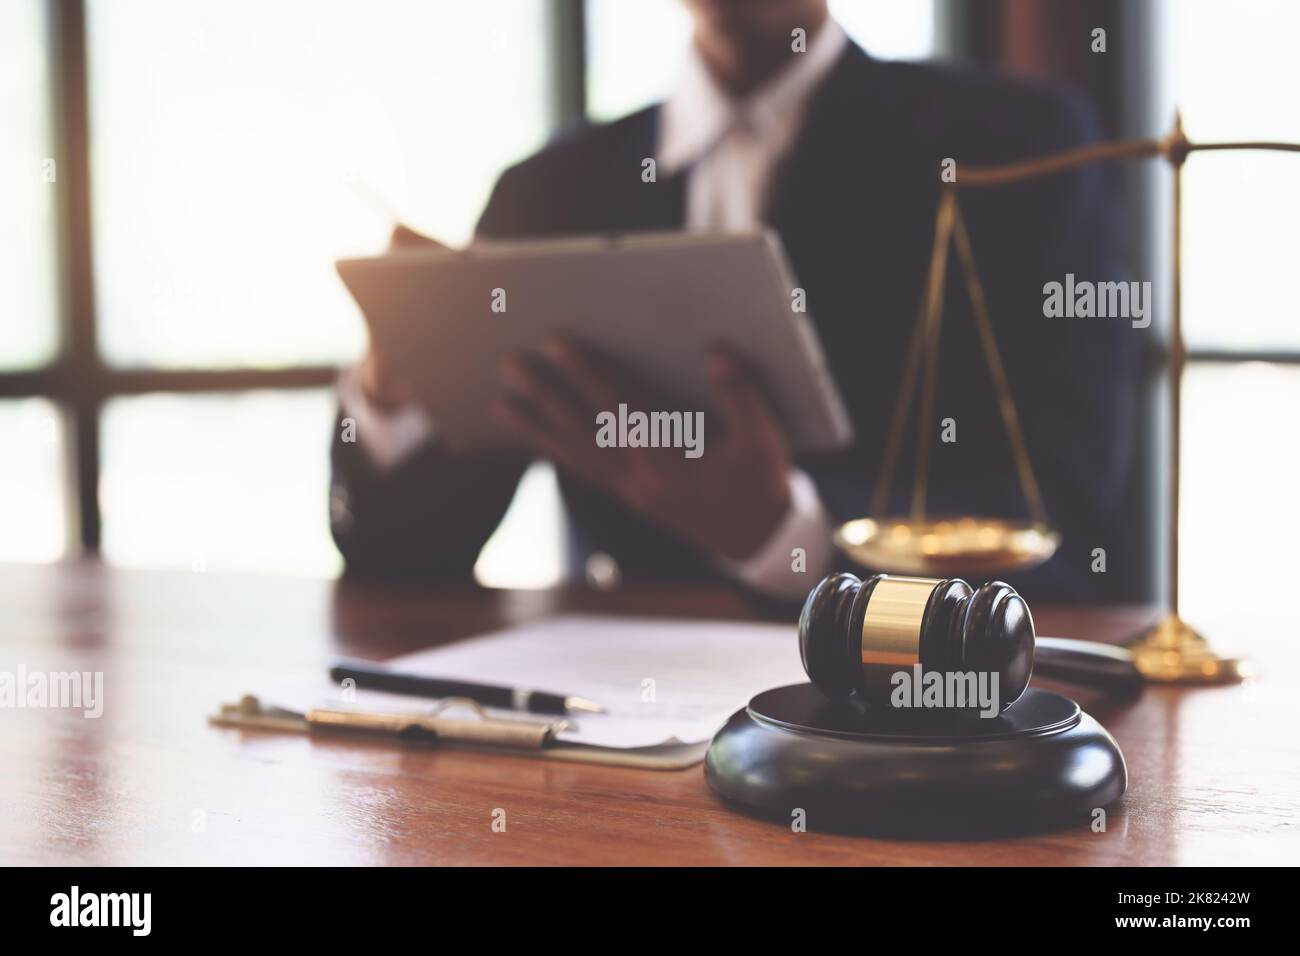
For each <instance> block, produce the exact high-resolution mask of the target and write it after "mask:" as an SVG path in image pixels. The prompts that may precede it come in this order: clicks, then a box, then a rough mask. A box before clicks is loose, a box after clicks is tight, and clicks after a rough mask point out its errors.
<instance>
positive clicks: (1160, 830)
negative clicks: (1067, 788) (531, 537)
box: [0, 562, 1300, 866]
mask: <svg viewBox="0 0 1300 956" xmlns="http://www.w3.org/2000/svg"><path fill="white" fill-rule="evenodd" d="M566 610H591V611H599V612H609V613H622V612H627V613H636V614H656V615H675V616H690V617H708V618H715V617H719V618H725V617H730V618H745V617H750V616H751V615H752V612H751V611H750V610H749V608H748V607H747V605H746V604H745V603H744V602H743V601H742V600H741V599H740V598H738V597H737V596H736V595H734V594H732V593H730V592H727V591H724V590H718V589H712V588H682V587H655V588H648V589H641V588H636V589H624V590H620V591H617V592H612V593H595V592H590V591H585V590H572V591H558V592H509V591H486V590H477V589H472V588H458V589H450V590H433V591H429V590H425V591H413V590H402V591H395V590H391V589H381V588H378V587H376V586H373V585H361V584H357V583H355V582H346V581H345V582H339V583H335V582H330V581H315V580H302V579H293V578H266V577H243V576H235V575H222V574H215V573H185V572H143V571H118V570H110V569H107V568H105V567H103V566H101V565H99V564H97V563H94V562H82V563H69V564H63V565H55V566H26V565H0V672H3V671H6V670H7V671H10V672H11V673H15V674H16V673H17V672H18V668H19V667H25V668H26V669H27V671H28V672H30V671H34V670H47V671H63V670H82V671H102V672H103V674H104V682H105V683H104V702H105V706H104V712H103V716H102V717H100V718H99V719H87V718H85V717H83V716H82V714H81V712H80V711H73V710H52V709H30V708H13V709H0V728H3V733H0V808H3V813H0V863H4V864H56V863H68V864H163V863H182V864H190V863H216V864H280V863H310V864H631V865H643V864H684V865H694V864H825V865H838V864H966V865H974V864H1028V865H1037V864H1056V865H1069V864H1082V865H1090V866H1106V865H1116V864H1120V865H1122V864H1137V865H1148V864H1150V865H1165V864H1220V863H1241V864H1263V863H1270V864H1273V863H1277V864H1281V863H1286V864H1294V863H1296V862H1297V859H1300V853H1298V852H1297V850H1298V849H1300V829H1297V815H1296V810H1297V793H1298V792H1300V767H1298V765H1297V760H1296V747H1295V743H1294V730H1293V727H1292V724H1293V721H1294V717H1293V714H1294V709H1295V707H1294V702H1295V700H1296V696H1297V690H1300V688H1297V686H1296V679H1295V676H1294V675H1295V674H1296V673H1297V667H1296V665H1297V663H1300V662H1298V661H1297V660H1296V658H1297V654H1298V653H1300V652H1298V651H1297V642H1296V641H1295V640H1294V637H1295V635H1294V634H1292V633H1291V630H1293V629H1294V628H1293V626H1292V625H1289V624H1286V623H1285V622H1282V621H1280V620H1279V621H1273V622H1269V621H1267V620H1257V621H1253V622H1252V623H1251V633H1250V634H1249V635H1245V638H1246V639H1245V640H1243V643H1244V644H1245V645H1246V646H1247V647H1249V648H1250V650H1251V653H1252V655H1253V656H1254V659H1255V661H1256V663H1257V666H1258V667H1259V668H1260V671H1261V674H1262V677H1261V678H1260V679H1259V680H1257V681H1254V682H1252V683H1249V684H1246V685H1244V686H1237V687H1224V688H1208V689H1206V688H1203V689H1175V688H1169V687H1150V688H1147V689H1145V690H1144V691H1143V693H1142V694H1141V696H1140V697H1138V698H1137V699H1136V700H1128V701H1120V700H1114V699H1109V698H1107V697H1106V696H1105V695H1104V694H1102V693H1100V692H1097V691H1089V690H1081V689H1079V688H1063V687H1060V686H1056V687H1054V689H1057V690H1065V691H1066V692H1069V693H1071V694H1072V695H1073V696H1075V697H1076V698H1077V699H1078V700H1079V701H1080V703H1081V704H1083V706H1084V707H1085V709H1087V710H1089V711H1090V712H1091V713H1092V714H1093V715H1094V716H1096V717H1097V718H1098V719H1099V720H1100V721H1101V722H1102V723H1103V724H1104V725H1105V726H1106V727H1107V728H1108V729H1109V730H1110V731H1111V733H1112V734H1113V735H1114V736H1115V738H1116V739H1117V740H1118V741H1119V744H1120V746H1121V748H1122V749H1123V751H1124V754H1125V757H1126V759H1127V762H1128V768H1129V778H1130V781H1129V791H1128V793H1127V795H1126V796H1125V797H1124V798H1123V800H1122V801H1121V802H1120V804H1119V805H1117V806H1116V807H1115V808H1113V809H1112V811H1111V812H1110V814H1109V818H1108V820H1107V827H1106V830H1105V832H1102V833H1095V832H1093V831H1092V830H1091V828H1090V827H1088V826H1086V825H1083V826H1079V827H1076V828H1073V829H1068V830H1063V831H1058V832H1054V833H1050V834H1042V835H1035V836H1030V837H1023V838H1015V839H1003V840H997V841H991V842H946V841H944V842H940V841H913V842H906V841H893V840H875V839H865V838H859V837H847V836H831V835H825V834H818V833H811V832H808V833H797V832H793V831H792V829H791V828H790V827H789V826H785V825H782V824H779V823H771V822H765V821H762V820H758V819H753V818H749V817H746V816H743V815H740V814H737V813H734V812H732V811H730V810H728V809H726V808H725V807H723V806H722V805H721V804H719V803H718V802H717V800H715V798H714V797H713V796H712V794H711V792H710V791H709V790H708V788H707V786H706V785H705V782H704V776H703V772H702V770H701V768H700V767H699V766H695V767H693V768H691V769H688V770H681V771H643V770H629V769H622V768H613V767H601V766H590V765H585V764H573V763H564V762H559V761H550V760H539V759H536V758H529V757H520V756H510V755H497V754H483V753H470V752H463V751H439V750H437V749H433V748H415V747H411V748H403V747H394V746H390V745H388V744H386V743H383V742H380V741H361V740H356V739H352V738H339V737H323V736H314V737H309V736H306V735H295V734H276V733H268V732H251V731H241V730H236V729H229V728H216V727H210V726H209V725H208V724H207V723H206V720H205V718H206V716H207V715H208V714H209V713H211V712H212V711H214V710H215V709H216V707H217V705H218V704H219V703H220V702H221V701H226V700H231V699H235V698H237V697H238V695H239V693H240V692H241V691H242V690H244V689H245V687H244V686H243V684H245V683H246V682H247V678H248V675H249V674H250V672H254V673H256V672H259V671H261V670H263V669H265V670H266V671H276V670H281V671H283V672H285V673H292V672H295V671H298V670H301V669H303V668H322V667H323V665H324V662H325V661H326V660H327V659H328V658H329V657H330V656H332V655H334V654H340V653H341V654H348V655H355V656H365V657H376V658H379V657H384V656H388V655H390V654H395V653H400V652H403V651H408V650H413V649H415V648H418V647H421V646H425V645H428V644H432V643H438V642H442V641H447V640H454V639H456V638H458V637H463V636H467V635H469V634H473V633H475V632H478V631H483V630H488V629H491V628H494V627H498V626H501V625H505V624H509V623H513V622H519V621H524V620H528V619H531V618H535V617H538V616H542V615H545V614H548V613H554V612H559V611H566ZM1153 616H1154V615H1153V613H1152V612H1151V611H1150V610H1144V609H1139V608H1107V609H1070V608H1055V607H1036V608H1035V618H1036V622H1037V624H1038V630H1039V631H1040V633H1044V634H1057V635H1061V636H1069V637H1080V638H1093V639H1097V640H1110V641H1118V640H1121V639H1123V638H1124V637H1126V636H1128V635H1130V634H1132V633H1134V632H1135V631H1136V630H1137V629H1138V628H1140V627H1141V626H1142V625H1143V624H1145V623H1147V622H1149V621H1150V620H1152V619H1153ZM1242 620H1245V617H1244V616H1243V617H1242ZM793 641H794V636H793V626H792V632H791V646H792V649H793ZM1043 686H1048V687H1052V686H1053V685H1051V684H1050V683H1045V682H1044V684H1043ZM498 808H501V809H504V810H505V811H506V821H507V826H506V830H505V832H495V831H494V830H493V828H492V822H493V812H494V810H496V809H498Z"/></svg>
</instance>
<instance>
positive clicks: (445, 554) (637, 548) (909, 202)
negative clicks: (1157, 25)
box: [334, 46, 1143, 599]
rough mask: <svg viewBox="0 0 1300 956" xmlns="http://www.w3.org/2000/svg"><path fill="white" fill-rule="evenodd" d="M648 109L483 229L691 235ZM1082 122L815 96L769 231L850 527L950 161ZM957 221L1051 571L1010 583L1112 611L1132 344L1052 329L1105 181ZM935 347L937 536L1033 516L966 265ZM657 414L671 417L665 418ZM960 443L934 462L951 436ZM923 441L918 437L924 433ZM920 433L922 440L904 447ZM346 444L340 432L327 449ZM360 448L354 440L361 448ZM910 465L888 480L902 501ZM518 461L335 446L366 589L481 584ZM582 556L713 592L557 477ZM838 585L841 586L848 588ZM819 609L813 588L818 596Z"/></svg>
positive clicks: (1010, 94)
mask: <svg viewBox="0 0 1300 956" xmlns="http://www.w3.org/2000/svg"><path fill="white" fill-rule="evenodd" d="M657 120H658V109H657V108H650V109H646V110H643V111H641V112H638V113H635V114H633V115H631V116H628V117H626V118H624V119H621V120H618V121H616V122H613V123H610V124H607V125H597V126H585V127H583V128H581V129H579V130H577V131H576V132H573V133H570V134H568V135H566V136H564V137H562V138H561V139H560V140H559V141H557V142H555V143H554V144H552V145H551V146H549V147H548V148H546V149H544V150H543V151H542V152H540V153H538V154H537V155H535V156H533V157H531V158H529V159H527V160H525V161H524V162H522V163H519V164H518V165H516V166H514V167H512V168H510V169H508V170H507V171H506V172H505V173H504V174H503V175H502V176H501V178H500V180H499V181H498V183H497V185H496V188H495V190H494V191H493V193H492V196H491V199H490V201H489V202H488V205H487V208H486V210H485V211H484V213H483V216H482V219H481V220H480V222H479V229H478V231H479V233H480V234H481V235H483V236H487V237H536V236H553V235H559V234H565V233H595V232H609V231H633V230H649V229H674V228H679V227H680V226H681V225H682V223H683V217H684V185H685V175H689V173H686V174H684V175H679V176H676V177H672V178H669V179H666V180H665V179H661V180H660V181H659V182H656V183H649V184H648V183H644V182H642V180H641V170H642V165H641V164H642V160H643V159H644V158H646V157H649V156H654V155H655V139H656V133H657ZM1095 132H1096V129H1095V122H1094V119H1093V116H1092V114H1091V112H1090V111H1089V109H1088V108H1087V107H1086V106H1085V105H1083V104H1082V103H1081V102H1080V101H1079V100H1077V99H1075V98H1073V97H1072V96H1070V95H1068V94H1065V93H1063V92H1061V91H1055V90H1048V89H1044V88H1042V87H1038V86H1033V85H1029V84H1026V83H1022V82H1015V81H1011V80H1008V79H1005V78H999V77H994V76H988V75H978V74H971V73H959V72H956V71H952V70H949V69H945V68H941V67H935V66H929V65H916V64H903V63H884V62H879V61H876V60H874V59H872V58H870V57H868V56H867V55H866V54H865V53H864V52H862V50H860V49H859V48H857V47H855V46H850V47H849V48H848V49H847V50H846V52H845V53H844V55H843V56H842V57H841V59H840V60H839V61H838V62H837V63H836V65H835V66H834V67H833V69H832V71H831V72H830V74H829V75H828V77H827V78H826V79H825V80H824V81H823V84H822V85H821V87H820V88H819V89H818V90H817V92H816V93H815V94H814V97H813V100H812V102H811V104H810V106H809V108H808V112H807V115H806V117H805V121H804V125H803V127H802V131H801V134H800V136H799V138H798V141H797V142H796V144H795V146H794V148H793V149H792V151H791V153H790V154H789V156H788V157H787V159H786V161H785V162H784V163H783V165H782V167H781V169H780V170H779V171H778V174H777V176H776V179H775V185H774V187H773V191H772V195H771V197H770V200H769V206H768V215H767V217H766V218H767V221H768V222H769V223H770V224H771V225H772V226H773V227H774V228H775V229H776V230H777V231H778V232H779V234H780V236H781V238H782V240H783V241H784V243H785V247H786V250H787V252H788V254H789V257H790V260H791V262H792V264H793V266H794V270H795V274H796V276H797V277H798V281H799V284H800V285H801V286H802V287H803V288H805V289H806V290H807V294H808V306H809V311H810V312H811V314H812V315H813V317H814V321H815V324H816V328H817V331H818V333H819V334H820V336H821V339H822V343H823V345H824V347H825V350H826V352H827V354H828V356H829V359H830V363H831V367H832V370H833V372H834V375H835V377H836V379H837V381H838V385H839V388H840V390H841V392H842V393H843V395H844V398H845V400H846V402H847V405H848V407H849V409H850V412H851V414H852V416H853V420H854V425H855V428H856V432H857V438H856V442H855V444H854V445H853V447H852V448H851V449H849V450H848V451H846V452H844V453H840V454H836V455H831V456H824V457H821V458H818V459H808V460H801V461H800V462H799V464H800V465H801V466H802V467H803V468H804V469H805V470H806V471H808V472H809V473H810V474H811V475H812V476H813V477H814V478H815V480H816V481H817V484H818V487H819V489H820V491H821V495H822V498H823V500H824V502H825V503H826V505H827V507H828V508H829V510H830V511H831V512H832V514H833V515H834V516H835V517H836V518H839V519H847V518H850V517H857V516H861V515H863V514H865V513H866V511H867V504H868V499H869V496H870V494H871V490H872V488H873V486H874V483H875V481H876V478H877V473H878V469H879V462H880V457H881V451H882V449H883V447H884V441H885V430H886V428H887V427H888V423H889V419H890V415H891V413H892V412H893V409H894V406H895V403H896V397H897V392H898V388H899V380H900V377H901V367H902V360H903V356H904V353H905V349H906V346H907V342H908V337H909V335H910V333H911V331H912V329H913V324H914V322H915V319H916V316H917V309H918V303H919V302H920V298H921V294H922V288H923V280H924V275H925V270H926V266H927V263H928V260H929V254H930V245H931V241H932V235H933V228H934V211H935V203H936V199H937V195H938V192H939V185H940V180H939V173H940V164H941V161H942V160H943V159H944V158H946V157H952V158H955V159H956V160H957V163H958V165H957V170H958V182H959V184H960V175H961V173H960V171H961V164H962V163H971V164H980V163H994V162H1004V161H1008V160H1012V159H1018V158H1023V157H1028V156H1033V155H1036V154H1039V153H1044V152H1048V151H1051V150H1056V149H1060V148H1063V147H1066V146H1071V145H1076V144H1078V143H1081V142H1084V141H1086V140H1088V139H1090V138H1093V137H1094V136H1095ZM962 203H963V210H964V212H965V215H966V220H967V223H968V225H969V227H970V232H971V235H972V242H973V244H974V247H975V254H976V257H977V260H978V265H979V269H980V271H981V275H982V278H983V281H984V285H985V290H986V293H987V298H988V301H989V303H990V308H991V311H992V313H993V319H994V323H995V326H996V330H997V335H998V339H999V342H1000V345H1001V349H1002V353H1003V358H1004V362H1005V366H1006V368H1007V371H1008V375H1009V377H1010V380H1011V386H1012V390H1013V394H1014V395H1015V397H1016V399H1017V404H1018V406H1019V409H1020V413H1021V417H1022V421H1023V424H1024V428H1025V432H1026V436H1027V442H1028V446H1029V451H1030V454H1031V456H1032V458H1033V461H1034V464H1035V467H1036V469H1037V472H1038V477H1039V481H1040V484H1041V485H1042V487H1043V490H1044V494H1045V496H1046V498H1047V503H1048V508H1049V511H1050V512H1051V516H1052V518H1053V520H1054V522H1055V523H1056V524H1057V526H1058V527H1059V528H1060V529H1061V530H1062V531H1063V532H1064V535H1065V539H1064V545H1063V547H1062V549H1061V552H1060V553H1059V554H1058V556H1057V557H1056V558H1054V559H1053V560H1052V561H1051V562H1050V563H1049V564H1048V565H1047V566H1045V567H1044V568H1041V569H1039V570H1038V571H1036V572H1034V573H1032V574H1030V575H1024V576H1021V577H1019V578H1013V583H1015V584H1017V585H1019V586H1020V587H1022V588H1023V589H1024V590H1025V593H1026V594H1027V596H1029V597H1031V598H1035V597H1037V598H1066V599H1070V598H1075V599H1082V598H1088V597H1101V596H1116V594H1117V593H1118V592H1117V590H1116V588H1115V587H1114V585H1116V584H1121V585H1122V579H1123V577H1124V576H1123V575H1122V574H1115V573H1107V574H1104V575H1103V574H1092V573H1090V570H1089V565H1090V561H1091V552H1092V549H1093V548H1096V547H1101V548H1105V549H1106V550H1107V559H1108V566H1109V567H1110V568H1111V569H1115V568H1116V567H1122V566H1123V556H1124V555H1127V554H1131V553H1132V542H1131V540H1130V536H1129V535H1128V534H1127V533H1126V532H1125V528H1124V527H1123V525H1124V522H1123V521H1122V520H1121V514H1122V511H1123V508H1122V505H1123V503H1124V502H1123V498H1124V496H1125V495H1126V494H1127V493H1128V489H1129V488H1130V485H1131V482H1130V480H1129V471H1130V464H1131V461H1132V458H1133V455H1132V448H1131V445H1132V433H1133V421H1134V415H1133V406H1134V400H1135V399H1134V396H1135V391H1136V387H1135V376H1136V367H1135V366H1136V361H1135V358H1136V355H1137V354H1138V350H1137V345H1136V343H1137V341H1138V339H1137V336H1140V335H1141V334H1143V333H1142V332H1140V331H1139V330H1135V329H1132V328H1130V326H1129V323H1128V322H1127V321H1122V320H1117V319H1061V318H1050V319H1049V318H1045V317H1044V316H1043V292H1042V289H1043V284H1044V283H1045V282H1047V281H1049V280H1057V281H1062V280H1063V279H1064V276H1065V273H1067V272H1073V273H1074V274H1075V275H1076V276H1077V277H1078V278H1080V279H1082V278H1090V279H1094V280H1102V279H1106V278H1113V277H1115V275H1116V273H1117V271H1118V270H1117V266H1116V263H1115V262H1114V256H1113V253H1114V244H1113V242H1112V236H1113V233H1114V225H1115V223H1114V214H1115V209H1114V207H1113V203H1112V202H1111V200H1110V198H1109V196H1108V195H1107V189H1106V186H1105V183H1104V181H1103V178H1102V174H1101V173H1100V172H1099V171H1097V170H1096V169H1092V170H1086V171H1083V172H1080V173H1075V174H1068V175H1064V176H1055V177H1051V178H1049V179H1043V180H1037V181H1034V182H1031V183H1028V184H1021V185H1017V186H1014V187H1007V188H997V189H993V190H971V191H968V192H964V193H963V194H962ZM949 274H950V275H949V279H950V282H949V287H948V294H947V308H946V311H945V319H944V324H943V349H942V353H941V355H942V357H941V373H940V376H939V380H940V388H939V395H938V401H937V404H936V408H935V411H936V423H935V429H934V435H935V443H934V445H933V447H932V451H931V468H930V474H931V476H932V477H931V481H930V500H931V511H932V513H938V512H940V511H943V510H948V511H956V510H961V511H966V512H974V513H982V514H1012V515H1024V514H1025V513H1026V510H1025V503H1024V501H1023V498H1022V497H1021V494H1020V486H1019V484H1018V482H1017V480H1016V476H1015V471H1014V466H1013V462H1012V458H1011V453H1010V448H1009V445H1008V443H1007V440H1006V438H1005V436H1004V433H1003V430H1002V426H1001V422H1000V419H999V417H998V414H997V409H996V405H995V402H994V395H993V391H992V385H991V383H990V380H989V375H988V372H987V370H986V367H985V363H984V359H983V356H982V353H981V351H980V347H979V343H978V340H977V338H976V332H975V327H974V324H973V322H972V320H971V316H970V313H969V309H968V305H967V302H966V295H965V290H964V286H963V285H962V284H961V281H960V273H959V271H958V270H957V269H956V267H955V265H953V266H952V267H950V269H949ZM666 407H667V406H666ZM946 417H952V418H954V419H956V421H957V428H958V432H957V439H958V440H957V441H956V443H952V444H945V443H941V442H940V441H939V435H938V419H942V418H946ZM913 421H914V419H913ZM908 431H909V433H910V432H912V431H913V429H912V428H909V429H908ZM336 434H337V432H336ZM362 440H363V441H364V438H363V439H362ZM913 457H914V448H913V447H912V445H911V444H910V443H909V444H908V445H906V446H905V448H904V454H903V456H902V467H900V470H899V474H898V476H897V477H896V487H897V489H898V491H899V492H900V494H899V495H898V496H897V500H896V501H895V502H894V504H895V505H896V506H897V507H898V508H899V509H900V510H902V509H905V507H906V503H905V501H904V499H903V497H902V493H904V492H905V491H906V489H907V488H908V487H909V484H910V463H911V462H912V460H913ZM525 465H526V462H524V461H500V460H493V461H487V460H473V461H465V460H456V459H452V458H451V457H450V456H449V455H448V454H447V453H446V452H444V451H443V450H441V449H439V448H438V447H436V446H435V447H429V448H427V449H425V450H424V451H422V452H421V453H419V454H418V455H416V456H415V457H413V458H412V459H410V460H408V461H406V462H405V463H403V464H402V465H401V466H399V467H398V468H397V470H396V471H394V472H392V473H389V474H379V473H377V472H376V471H375V470H374V469H372V468H371V467H370V466H369V464H368V462H367V460H366V459H365V457H364V452H363V450H362V449H360V448H359V447H358V446H357V445H353V444H344V443H341V442H336V443H335V445H334V475H335V492H336V496H337V497H338V499H339V502H340V503H341V504H342V507H340V508H337V509H336V514H337V515H338V516H339V518H340V520H336V521H335V523H334V531H335V539H336V541H337V542H338V545H339V548H340V549H341V551H342V552H343V555H344V557H345V558H346V560H347V563H348V567H349V569H350V570H352V571H361V572H372V573H379V574H385V575H398V574H402V575H411V574H414V575H418V576H421V577H425V578H441V577H447V576H452V575H463V574H468V573H469V571H470V569H471V568H472V566H473V563H474V561H475V559H476V556H477V554H478V552H479V549H480V548H481V546H482V545H483V543H484V542H485V540H486V539H487V537H488V535H490V534H491V532H492V530H493V529H494V528H495V527H496V525H497V523H498V521H499V520H500V518H501V516H502V514H503V512H504V510H505V508H506V506H507V504H508V503H509V500H510V497H511V495H512V493H513V491H514V488H515V486H516V483H517V481H518V478H519V475H520V474H521V471H522V469H523V468H524V467H525ZM561 483H562V490H563V494H564V499H565V503H566V507H567V510H568V512H569V517H570V522H571V525H572V528H573V533H574V540H575V548H574V550H575V552H576V555H575V556H581V554H582V553H584V552H587V551H590V550H602V551H605V552H608V553H609V554H611V555H613V556H614V557H615V558H616V559H617V560H618V562H619V564H620V566H621V568H622V570H623V574H624V577H625V578H637V577H645V576H655V577H671V578H690V577H697V578H698V577H709V576H713V575H716V573H717V572H716V571H715V570H714V569H713V568H712V566H711V564H710V562H709V561H708V560H707V558H706V557H705V556H703V555H700V554H698V553H695V552H694V551H693V550H692V549H691V548H690V547H688V546H686V545H685V544H684V543H683V542H682V541H680V540H679V539H677V538H676V537H674V536H673V535H672V534H670V533H668V532H666V531H664V530H663V529H661V528H658V527H656V526H654V525H652V524H651V523H649V522H647V521H646V520H644V519H642V518H640V517H639V516H638V515H636V514H634V513H631V512H629V511H628V510H627V509H626V508H624V507H623V506H622V505H620V504H619V503H617V502H616V501H615V500H613V499H612V498H611V497H609V496H608V495H606V494H604V493H602V492H600V491H598V490H597V489H594V488H591V487H589V486H585V485H583V484H582V483H580V482H578V481H576V480H573V479H572V478H569V477H566V476H563V475H562V476H561ZM847 566H848V565H847V564H846V565H845V567H847ZM808 583H809V586H810V587H811V585H812V584H814V583H815V582H812V581H810V582H808Z"/></svg>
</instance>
